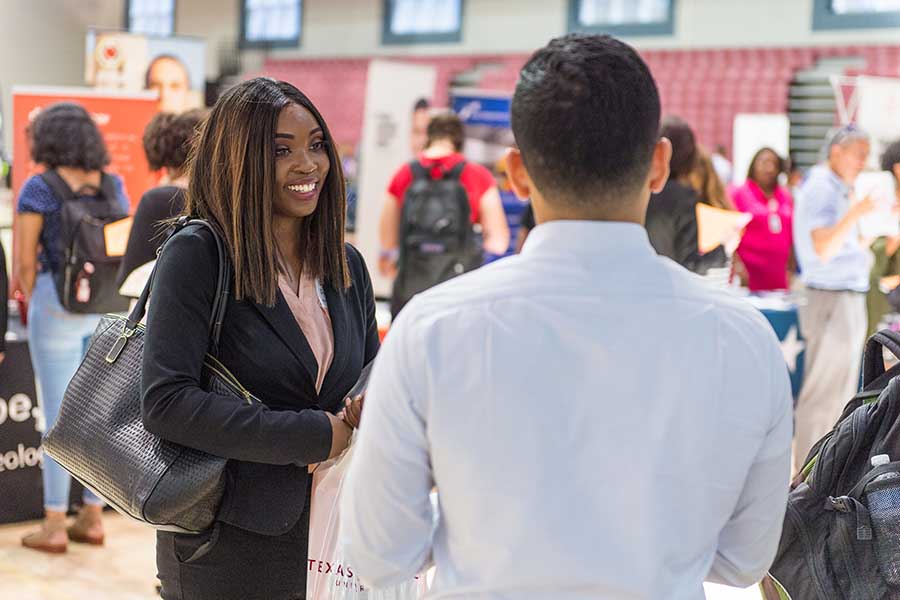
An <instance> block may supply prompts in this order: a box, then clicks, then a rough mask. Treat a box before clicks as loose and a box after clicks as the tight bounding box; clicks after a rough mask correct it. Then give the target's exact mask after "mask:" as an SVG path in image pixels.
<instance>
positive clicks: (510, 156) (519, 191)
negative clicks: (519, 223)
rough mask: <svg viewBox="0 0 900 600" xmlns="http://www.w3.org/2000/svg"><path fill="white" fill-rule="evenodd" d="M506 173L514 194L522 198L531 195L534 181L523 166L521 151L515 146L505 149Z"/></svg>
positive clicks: (525, 198)
mask: <svg viewBox="0 0 900 600" xmlns="http://www.w3.org/2000/svg"><path fill="white" fill-rule="evenodd" d="M505 160H506V175H507V177H508V178H509V185H510V187H512V190H513V192H515V194H516V196H518V197H519V198H521V199H522V200H527V199H528V198H530V197H531V195H532V194H531V191H532V188H533V187H534V183H533V182H532V181H531V177H530V176H529V175H528V170H527V169H526V168H525V162H524V161H523V160H522V153H521V152H519V150H518V149H517V148H510V149H509V150H507V151H506V159H505Z"/></svg>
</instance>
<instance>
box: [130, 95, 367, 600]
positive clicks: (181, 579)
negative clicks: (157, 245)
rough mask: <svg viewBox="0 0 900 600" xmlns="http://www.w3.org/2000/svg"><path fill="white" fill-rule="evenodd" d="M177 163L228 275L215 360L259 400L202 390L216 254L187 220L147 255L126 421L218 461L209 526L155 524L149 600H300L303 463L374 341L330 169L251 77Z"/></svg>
mask: <svg viewBox="0 0 900 600" xmlns="http://www.w3.org/2000/svg"><path fill="white" fill-rule="evenodd" d="M189 173H190V175H189V184H188V189H187V194H186V204H185V215H187V216H190V217H195V218H199V219H203V220H205V221H207V222H209V223H210V224H211V225H212V226H213V227H215V228H216V230H217V231H218V232H220V233H221V236H222V238H223V241H224V245H225V246H226V248H227V254H228V255H229V258H230V260H231V262H232V272H233V274H234V275H233V278H234V283H233V285H232V287H231V289H232V290H233V291H232V292H231V294H230V295H229V297H228V307H227V310H226V313H225V317H224V320H223V321H222V326H221V335H220V338H219V344H218V351H217V355H216V358H217V359H218V360H219V361H220V362H221V363H222V364H223V365H224V366H225V367H226V368H227V369H228V370H229V371H230V372H231V373H233V374H234V376H235V378H236V379H237V380H238V381H240V382H241V384H242V385H243V386H244V387H245V388H246V389H247V390H249V391H250V392H251V393H252V394H253V395H254V396H255V397H256V398H258V399H259V401H258V402H257V401H252V400H251V401H249V402H244V401H243V400H236V399H233V398H230V397H228V396H223V395H219V394H216V393H214V392H207V391H204V389H203V387H202V375H201V370H202V367H203V361H204V356H205V354H206V352H207V341H208V333H209V332H208V323H209V319H210V313H211V311H212V304H213V296H214V295H215V288H216V281H215V273H216V268H215V267H216V264H217V263H216V256H217V252H216V246H215V240H214V238H213V235H212V233H211V232H210V231H209V230H207V229H206V228H203V227H199V226H192V225H190V224H188V225H187V226H185V227H184V229H182V230H180V231H179V232H178V233H176V234H174V235H173V236H172V237H171V238H170V239H169V240H168V241H166V243H165V245H164V246H163V249H162V252H161V253H160V257H159V259H158V261H157V264H156V269H157V270H156V273H155V275H154V280H153V291H152V296H151V300H150V310H149V314H148V317H147V329H146V333H145V335H144V355H143V367H142V385H141V389H142V415H143V422H144V426H145V427H146V428H147V430H148V431H150V432H152V433H154V434H156V435H158V436H160V437H161V438H163V439H167V440H171V441H173V442H176V443H178V444H181V445H183V446H188V447H192V448H196V449H199V450H202V451H204V452H207V453H210V454H214V455H216V456H222V457H225V458H228V459H229V462H228V466H227V467H226V473H227V480H226V481H227V482H226V487H225V494H224V497H223V501H222V505H221V506H220V507H219V510H218V511H217V514H216V517H215V522H214V524H213V526H212V527H210V528H209V529H208V530H206V531H203V532H200V533H198V534H181V533H172V532H167V531H159V532H157V543H156V561H157V569H158V576H159V580H160V581H161V583H162V590H161V595H162V597H163V598H164V599H165V600H182V599H190V600H232V599H233V600H248V599H250V598H265V599H266V600H295V599H299V598H305V597H306V573H307V569H308V565H307V554H308V552H307V550H308V544H309V542H308V532H309V505H310V489H311V475H310V471H311V470H313V469H314V468H315V465H316V464H318V463H320V462H322V461H324V460H326V459H328V458H330V457H334V456H337V455H339V454H340V453H341V452H342V451H343V450H344V449H345V448H346V447H347V445H348V444H349V439H350V433H351V426H352V425H355V424H357V423H358V420H359V414H360V409H361V400H354V403H353V404H351V405H349V406H346V405H345V398H346V396H347V394H348V393H349V392H350V391H351V389H352V388H353V386H354V384H355V383H356V381H357V380H358V379H359V377H360V374H361V373H362V370H363V367H364V366H365V365H367V364H369V363H370V362H371V361H372V360H373V359H374V357H375V354H376V353H377V351H378V348H379V341H378V327H377V324H376V322H375V300H374V295H373V292H372V284H371V281H370V280H369V275H368V272H367V270H366V266H365V263H364V262H363V259H362V256H361V255H360V254H359V252H358V251H357V250H356V249H354V248H353V247H352V246H350V245H346V244H344V238H343V235H344V219H345V215H346V196H345V191H344V177H343V174H342V173H341V162H340V159H339V158H338V155H337V152H336V150H335V146H334V142H333V139H332V137H331V134H330V133H329V130H328V127H327V125H326V124H325V121H324V120H323V118H322V116H321V115H320V114H319V112H318V110H316V108H315V106H313V104H312V102H311V101H310V100H309V99H308V98H307V97H306V96H305V95H303V93H301V92H300V91H299V90H298V89H297V88H295V87H294V86H292V85H290V84H288V83H284V82H276V81H274V80H271V79H266V78H257V79H252V80H250V81H245V82H243V83H241V84H239V85H237V86H235V87H233V88H232V89H230V90H229V91H227V92H226V93H225V94H224V95H223V96H222V97H221V98H220V99H219V100H218V102H217V103H216V105H215V107H214V108H213V109H212V111H211V112H210V115H209V117H208V119H207V121H206V124H205V125H204V127H203V129H202V133H201V134H200V137H199V139H198V141H197V145H196V148H195V149H194V155H193V158H192V162H191V163H190V166H189ZM338 413H341V415H338Z"/></svg>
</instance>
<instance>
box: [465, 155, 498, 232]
mask: <svg viewBox="0 0 900 600" xmlns="http://www.w3.org/2000/svg"><path fill="white" fill-rule="evenodd" d="M462 179H463V180H464V186H465V188H466V189H467V190H468V192H469V197H470V198H471V200H472V209H473V210H474V212H475V213H476V214H475V215H473V216H475V217H480V214H481V198H482V197H483V196H484V194H485V192H487V191H488V190H489V189H491V188H492V187H496V185H497V180H496V179H494V175H493V173H491V172H490V171H489V170H488V169H486V168H485V167H483V166H481V165H479V164H477V163H471V162H467V163H466V166H465V169H464V170H463V173H462ZM478 220H479V219H476V222H477V221H478Z"/></svg>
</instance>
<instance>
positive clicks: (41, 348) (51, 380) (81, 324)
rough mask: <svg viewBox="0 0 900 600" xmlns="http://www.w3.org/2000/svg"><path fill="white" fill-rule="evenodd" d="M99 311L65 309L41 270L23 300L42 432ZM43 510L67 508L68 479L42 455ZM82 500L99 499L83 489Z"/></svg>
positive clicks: (55, 411)
mask: <svg viewBox="0 0 900 600" xmlns="http://www.w3.org/2000/svg"><path fill="white" fill-rule="evenodd" d="M99 322H100V315H77V314H73V313H70V312H67V311H66V310H65V309H63V307H62V304H60V302H59V296H57V294H56V287H55V286H54V284H53V276H52V275H51V274H49V273H41V274H39V275H38V276H37V280H36V281H35V283H34V290H33V291H32V293H31V301H30V302H29V303H28V347H29V350H30V352H31V363H32V366H33V367H34V375H35V383H36V387H37V398H38V403H39V405H40V406H41V410H42V411H43V413H44V419H45V430H44V431H46V430H47V429H49V428H50V427H51V426H52V425H53V424H54V423H55V422H56V418H57V417H58V416H59V408H60V406H61V405H62V400H63V394H65V391H66V386H68V385H69V380H70V379H71V378H72V376H73V375H74V374H75V371H77V370H78V366H79V365H80V364H81V359H82V358H83V357H84V353H85V351H87V345H88V342H89V341H90V337H91V334H93V333H94V329H96V328H97V324H98V323H99ZM43 477H44V509H45V510H53V511H58V512H65V511H66V510H68V508H69V483H70V477H69V474H68V472H66V471H65V470H64V469H63V468H62V467H61V466H59V464H58V463H57V462H56V461H55V460H53V459H52V458H50V457H49V456H47V455H46V454H45V455H44V472H43ZM84 502H85V504H93V505H97V506H102V505H103V501H102V500H101V499H100V498H98V497H97V496H96V495H95V494H94V493H92V492H90V491H89V490H85V493H84Z"/></svg>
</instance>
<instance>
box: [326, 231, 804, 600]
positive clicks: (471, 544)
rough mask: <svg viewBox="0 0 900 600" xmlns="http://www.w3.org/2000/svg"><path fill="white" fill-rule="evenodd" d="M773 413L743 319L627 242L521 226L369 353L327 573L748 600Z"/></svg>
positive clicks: (777, 439) (772, 452)
mask: <svg viewBox="0 0 900 600" xmlns="http://www.w3.org/2000/svg"><path fill="white" fill-rule="evenodd" d="M791 411H792V398H791V388H790V382H789V379H788V372H787V369H786V366H785V363H784V359H783V357H782V354H781V351H780V350H779V346H778V341H777V339H776V337H775V334H774V333H773V331H772V329H771V327H770V326H769V324H768V323H767V322H766V320H765V318H764V317H763V315H762V314H761V313H759V312H758V311H757V310H756V309H754V308H753V307H751V306H750V305H749V304H747V303H745V302H744V301H742V300H740V299H737V298H732V297H730V296H729V295H727V293H725V292H722V291H719V290H716V289H713V288H712V287H710V286H708V285H707V284H706V283H705V282H703V281H702V280H701V279H700V278H698V277H697V276H695V275H692V274H691V273H689V272H688V271H686V270H684V269H682V268H681V267H679V266H677V265H676V264H675V263H673V262H671V261H670V260H668V259H664V258H661V257H658V256H657V255H656V253H655V252H654V251H653V248H652V247H651V246H650V243H649V241H648V239H647V234H646V232H645V230H644V229H643V228H642V227H640V226H637V225H633V224H625V223H609V222H606V223H604V222H581V221H559V222H551V223H548V224H544V225H541V226H539V227H537V228H536V229H535V230H534V231H533V232H532V233H531V235H530V237H529V238H528V241H527V243H526V246H525V249H524V251H523V253H522V254H521V255H520V256H517V257H513V258H508V259H504V260H502V261H500V262H499V263H496V264H494V265H491V266H488V267H485V268H483V269H480V270H478V271H476V272H474V273H471V274H468V275H465V276H462V277H459V278H457V279H454V280H452V281H450V282H448V283H445V284H443V285H441V286H438V287H437V288H434V289H433V290H430V291H428V292H426V293H424V294H421V295H420V296H418V297H416V298H415V299H414V300H413V301H412V302H411V303H410V304H409V305H408V306H407V307H406V308H405V309H404V311H403V312H402V313H401V315H400V317H399V318H398V320H397V322H396V324H395V326H394V327H393V328H392V329H391V331H390V333H389V334H388V336H387V339H386V341H385V344H384V346H383V347H382V349H381V352H380V354H379V355H378V358H377V359H376V364H375V369H374V371H373V375H372V380H371V383H370V387H369V391H368V396H367V399H366V406H365V410H364V413H363V421H362V428H361V430H360V434H359V439H358V440H357V446H356V448H355V449H354V457H353V462H352V464H351V466H350V472H349V474H348V476H347V481H346V483H345V487H344V490H343V494H342V498H343V499H342V506H341V511H342V512H341V520H342V524H341V528H342V535H341V538H342V542H343V543H344V544H345V549H346V556H347V558H348V564H351V565H352V566H353V569H354V571H356V572H357V573H358V574H359V576H360V577H361V578H362V580H363V581H364V582H365V583H368V584H370V585H372V586H375V587H380V586H384V585H389V584H393V583H395V582H399V581H402V580H404V579H406V578H410V577H413V576H414V574H415V573H416V572H418V571H420V570H422V569H423V567H425V566H426V564H428V563H430V562H431V561H432V560H433V562H434V564H435V565H436V567H437V569H436V578H435V581H434V585H433V588H432V591H431V594H430V595H429V598H467V599H481V598H485V599H486V598H491V599H500V598H510V599H512V598H515V599H523V600H527V599H532V598H546V599H555V600H560V599H568V598H584V599H587V598H590V599H616V600H623V599H631V598H642V599H654V600H656V599H659V598H702V597H703V588H702V582H703V581H704V579H707V580H709V581H713V582H719V583H728V584H733V585H741V586H744V585H750V584H752V583H753V582H755V581H757V580H758V579H759V578H760V577H761V576H762V575H763V574H764V573H765V570H766V569H767V568H768V567H769V565H770V562H771V561H772V558H773V556H774V553H775V549H776V547H777V543H778V539H779V535H780V532H781V525H782V519H783V516H784V510H785V502H786V496H787V491H788V479H789V469H790V444H791V433H792V416H791ZM434 486H436V487H437V490H438V496H439V505H440V510H439V513H440V518H439V520H438V526H437V529H436V531H435V532H434V533H433V534H432V524H433V520H432V519H433V516H432V507H431V504H430V502H429V493H430V492H431V490H432V488H433V487H434Z"/></svg>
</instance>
